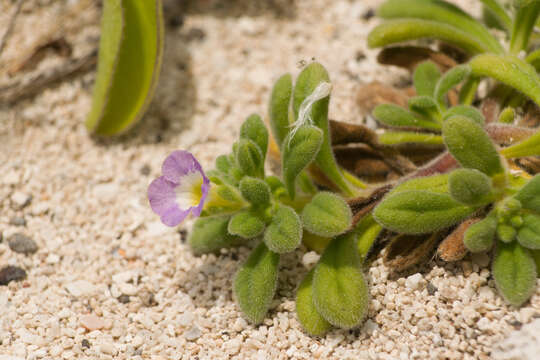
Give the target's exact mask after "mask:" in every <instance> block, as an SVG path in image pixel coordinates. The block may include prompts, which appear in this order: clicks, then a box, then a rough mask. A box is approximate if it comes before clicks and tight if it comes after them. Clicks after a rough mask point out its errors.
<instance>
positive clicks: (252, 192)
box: [240, 176, 271, 207]
mask: <svg viewBox="0 0 540 360" xmlns="http://www.w3.org/2000/svg"><path fill="white" fill-rule="evenodd" d="M240 193H241V194H242V197H243V198H244V199H246V200H247V201H249V202H250V203H251V204H252V205H253V206H256V207H266V206H268V205H269V204H270V197H271V193H270V186H268V184H267V183H266V182H265V181H264V180H261V179H257V178H253V177H249V176H246V177H245V178H243V179H242V181H240Z"/></svg>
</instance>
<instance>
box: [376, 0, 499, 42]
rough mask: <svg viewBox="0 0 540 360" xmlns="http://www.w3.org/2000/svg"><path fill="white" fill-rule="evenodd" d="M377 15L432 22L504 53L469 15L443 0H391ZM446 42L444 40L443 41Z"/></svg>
mask: <svg viewBox="0 0 540 360" xmlns="http://www.w3.org/2000/svg"><path fill="white" fill-rule="evenodd" d="M377 14H378V15H379V16H380V17H382V18H386V19H395V18H415V19H423V20H432V21H434V22H437V23H439V24H440V25H441V26H442V25H446V26H450V27H453V28H455V29H459V30H460V31H463V32H464V33H467V34H468V36H469V37H471V38H474V40H476V41H478V42H479V43H482V44H483V45H484V46H486V47H489V48H490V50H491V52H502V51H503V49H502V47H501V45H500V44H499V42H498V41H497V40H496V39H495V38H494V37H493V35H491V34H490V33H489V31H488V30H487V29H486V28H485V27H484V26H483V25H482V24H481V23H480V22H478V21H477V20H475V19H474V18H473V17H471V16H470V15H469V14H467V13H466V12H464V11H463V10H461V9H460V8H458V7H457V6H455V5H453V4H450V3H448V2H446V1H442V0H427V1H422V0H421V1H418V0H389V1H386V2H385V3H384V4H382V5H381V7H379V9H378V10H377ZM443 40H444V39H443Z"/></svg>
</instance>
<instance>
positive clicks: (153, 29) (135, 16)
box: [86, 0, 163, 135]
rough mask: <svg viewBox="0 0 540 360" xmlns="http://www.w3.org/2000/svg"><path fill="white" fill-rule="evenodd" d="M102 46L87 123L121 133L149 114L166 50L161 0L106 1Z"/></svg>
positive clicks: (93, 128)
mask: <svg viewBox="0 0 540 360" xmlns="http://www.w3.org/2000/svg"><path fill="white" fill-rule="evenodd" d="M99 48H100V50H99V60H98V70H97V77H96V83H95V85H94V92H93V98H92V108H91V109H90V113H89V114H88V117H87V119H86V127H87V128H88V130H89V131H90V132H92V133H95V134H97V135H116V134H119V133H122V132H125V131H126V130H128V129H129V128H131V127H132V126H133V125H134V124H135V123H136V122H137V121H138V120H139V119H140V118H141V117H142V116H143V115H144V112H145V111H146V109H147V107H148V105H149V104H150V101H151V99H152V96H153V93H154V90H155V88H156V84H157V80H158V76H159V71H160V67H161V58H162V54H163V14H162V8H161V0H147V1H129V0H108V1H104V2H103V17H102V20H101V39H100V45H99Z"/></svg>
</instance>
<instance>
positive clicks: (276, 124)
mask: <svg viewBox="0 0 540 360" xmlns="http://www.w3.org/2000/svg"><path fill="white" fill-rule="evenodd" d="M291 96H292V77H291V74H285V75H283V76H281V77H280V78H279V79H278V80H277V81H276V83H275V84H274V88H273V89H272V95H271V96H270V109H269V113H270V127H271V129H272V135H273V136H274V139H275V140H276V143H277V144H278V146H280V147H281V144H282V143H283V140H284V139H285V137H286V136H287V134H288V133H289V125H290V124H289V104H290V103H291Z"/></svg>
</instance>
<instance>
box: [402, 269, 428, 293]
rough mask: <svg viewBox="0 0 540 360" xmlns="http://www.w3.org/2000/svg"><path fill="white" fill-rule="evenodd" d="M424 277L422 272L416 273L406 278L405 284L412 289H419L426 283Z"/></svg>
mask: <svg viewBox="0 0 540 360" xmlns="http://www.w3.org/2000/svg"><path fill="white" fill-rule="evenodd" d="M424 281H425V280H424V278H423V277H422V274H420V273H416V274H414V275H411V276H409V277H408V278H407V280H405V286H406V287H408V288H409V289H411V290H418V289H420V287H421V286H422V284H423V283H424Z"/></svg>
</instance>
